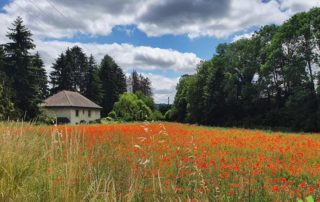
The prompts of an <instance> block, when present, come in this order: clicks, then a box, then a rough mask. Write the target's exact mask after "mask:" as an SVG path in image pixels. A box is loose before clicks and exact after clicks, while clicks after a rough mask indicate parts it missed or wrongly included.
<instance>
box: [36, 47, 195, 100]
mask: <svg viewBox="0 0 320 202" xmlns="http://www.w3.org/2000/svg"><path fill="white" fill-rule="evenodd" d="M36 44H37V48H36V49H37V51H39V53H40V55H41V57H42V58H43V60H44V62H45V66H46V69H47V71H48V72H50V71H51V69H50V67H51V66H52V63H53V62H54V61H55V59H56V58H57V57H58V56H59V54H60V53H62V52H63V51H65V50H66V49H67V48H68V47H72V46H75V45H78V46H79V47H81V48H82V49H83V50H84V52H85V53H86V54H87V55H89V54H93V56H94V57H95V58H96V60H97V62H98V63H99V62H100V61H101V59H102V58H103V56H104V55H105V54H108V55H110V56H111V57H113V59H114V60H115V62H116V63H117V64H118V65H119V66H120V67H121V68H122V69H123V70H124V71H125V73H126V74H127V75H128V73H130V72H131V71H132V69H133V68H139V69H142V70H145V71H148V70H168V71H169V72H170V71H173V72H177V73H178V74H185V73H194V72H195V68H196V66H197V64H198V63H199V62H200V58H198V57H197V56H196V55H195V54H193V53H181V52H178V51H175V50H170V49H160V48H152V47H146V46H133V45H130V44H116V43H113V44H93V43H88V44H84V43H71V42H61V41H48V42H43V41H36ZM144 75H145V76H147V77H148V78H150V80H151V83H152V90H153V93H154V99H155V102H156V103H167V99H168V97H170V103H172V102H173V100H174V95H175V93H176V90H175V88H176V84H177V83H178V81H179V78H178V77H176V78H168V77H166V76H162V75H157V74H152V73H145V74H144Z"/></svg>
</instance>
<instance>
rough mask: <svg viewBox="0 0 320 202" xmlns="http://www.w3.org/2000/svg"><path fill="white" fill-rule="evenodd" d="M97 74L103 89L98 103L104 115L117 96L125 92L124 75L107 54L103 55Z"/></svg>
mask: <svg viewBox="0 0 320 202" xmlns="http://www.w3.org/2000/svg"><path fill="white" fill-rule="evenodd" d="M99 76H100V80H101V83H102V90H103V97H102V101H101V103H100V105H101V106H102V107H103V111H102V115H103V116H105V115H107V114H108V113H109V112H110V111H111V110H112V108H113V105H114V103H115V102H116V101H118V99H119V96H120V95H121V94H122V93H124V92H126V90H127V89H126V88H127V85H126V77H125V75H124V73H123V71H122V69H121V68H120V67H119V66H118V65H117V64H116V63H115V61H114V60H113V59H112V58H111V57H110V56H109V55H105V56H104V58H103V59H102V61H101V64H100V71H99Z"/></svg>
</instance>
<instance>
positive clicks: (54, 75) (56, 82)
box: [50, 49, 72, 95]
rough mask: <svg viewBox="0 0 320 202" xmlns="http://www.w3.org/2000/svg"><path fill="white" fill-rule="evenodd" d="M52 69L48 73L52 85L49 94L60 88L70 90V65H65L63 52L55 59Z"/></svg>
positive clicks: (60, 89)
mask: <svg viewBox="0 0 320 202" xmlns="http://www.w3.org/2000/svg"><path fill="white" fill-rule="evenodd" d="M68 51H69V49H68V50H67V52H68ZM52 69H53V71H52V72H51V73H50V83H51V85H52V88H51V89H50V94H51V95H52V94H55V93H57V92H59V91H62V90H72V83H71V79H70V77H71V68H70V65H67V62H66V56H65V54H64V53H61V54H60V56H59V57H58V58H57V59H56V61H55V63H54V64H53V66H52Z"/></svg>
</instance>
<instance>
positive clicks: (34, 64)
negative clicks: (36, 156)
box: [0, 17, 154, 120]
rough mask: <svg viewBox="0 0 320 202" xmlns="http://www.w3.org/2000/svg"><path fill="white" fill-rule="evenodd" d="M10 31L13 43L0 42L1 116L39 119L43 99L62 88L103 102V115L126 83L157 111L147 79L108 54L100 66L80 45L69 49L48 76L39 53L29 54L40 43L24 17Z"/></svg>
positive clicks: (101, 103) (148, 105) (97, 101)
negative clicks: (28, 27) (36, 42)
mask: <svg viewBox="0 0 320 202" xmlns="http://www.w3.org/2000/svg"><path fill="white" fill-rule="evenodd" d="M6 36H7V37H8V38H9V40H10V42H8V43H6V44H2V45H0V81H1V82H0V120H5V119H23V120H34V119H37V118H39V117H41V116H43V115H44V113H43V110H42V109H41V107H40V105H41V103H42V102H43V101H44V99H45V98H47V97H48V96H50V95H53V94H55V93H57V92H59V91H62V90H70V91H77V92H79V93H81V94H82V95H84V96H85V97H87V98H89V99H90V100H92V101H94V102H95V103H97V104H99V105H101V106H102V107H103V110H102V116H107V115H108V114H109V113H110V112H111V111H112V109H113V107H114V103H115V102H117V101H118V100H119V97H120V95H121V94H123V93H125V92H127V85H128V86H130V87H131V88H130V91H131V92H132V93H135V94H136V96H137V97H139V99H140V100H141V101H143V102H144V104H145V105H146V106H147V107H148V109H147V111H149V110H150V111H153V110H154V102H153V98H152V91H151V81H150V80H149V78H147V77H145V76H143V75H142V74H138V73H137V72H136V71H133V72H132V73H131V76H129V78H128V79H127V77H126V75H125V74H124V72H123V70H122V69H121V68H120V67H119V65H117V64H116V62H115V61H114V60H113V58H112V57H110V56H109V55H105V56H104V57H103V59H102V61H101V63H100V64H99V65H98V64H97V63H96V61H95V58H94V57H93V56H92V55H90V56H87V55H86V54H85V53H84V52H83V50H82V49H81V48H80V47H78V46H74V47H72V48H68V49H67V50H66V51H64V52H62V53H61V54H60V55H59V56H58V57H57V59H56V60H55V62H54V63H53V64H52V67H51V68H52V69H53V70H52V71H51V72H50V74H49V79H48V77H47V72H46V70H45V68H44V63H43V61H42V59H41V57H40V55H39V53H36V54H32V53H31V52H32V51H34V49H35V47H36V46H35V44H34V43H33V40H32V34H31V32H30V30H28V29H27V28H26V27H25V25H23V20H22V18H20V17H18V18H17V19H16V20H15V21H14V23H13V24H12V28H9V32H8V34H7V35H6ZM143 107H144V106H143ZM118 111H119V110H118ZM113 113H114V112H113Z"/></svg>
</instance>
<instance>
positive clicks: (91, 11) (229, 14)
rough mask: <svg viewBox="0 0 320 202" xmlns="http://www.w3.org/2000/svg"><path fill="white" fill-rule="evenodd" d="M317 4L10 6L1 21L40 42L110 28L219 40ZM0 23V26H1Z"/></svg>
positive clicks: (18, 0) (70, 2)
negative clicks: (24, 28) (19, 22)
mask: <svg viewBox="0 0 320 202" xmlns="http://www.w3.org/2000/svg"><path fill="white" fill-rule="evenodd" d="M314 6H320V2H319V1H318V0H308V1H300V0H280V1H279V0H270V1H268V2H266V3H263V2H262V1H261V0H246V1H239V0H197V1H194V0H174V1H173V0H163V1H156V0H136V1H131V0H123V1H118V0H95V1H87V0H45V1H36V0H12V1H10V3H9V4H8V5H6V6H5V7H4V11H5V13H6V14H5V15H4V14H1V15H0V22H1V21H8V19H10V21H12V19H14V18H15V17H16V16H17V15H20V16H21V17H23V19H25V21H26V23H27V25H28V27H29V28H31V30H32V32H33V33H34V34H35V35H36V36H37V37H38V38H39V37H40V38H41V37H53V38H62V37H72V36H73V35H74V34H77V33H82V34H88V35H94V36H99V35H108V34H110V33H111V32H112V28H113V27H115V26H116V25H123V26H126V25H136V26H137V27H138V28H139V29H141V30H142V31H144V32H145V33H146V34H147V35H149V36H160V35H163V34H174V35H178V34H187V35H188V36H189V37H191V38H192V37H199V36H216V37H225V36H228V35H230V34H232V33H235V32H239V31H241V30H243V29H245V28H249V27H252V26H261V25H265V24H270V23H276V24H279V23H282V22H283V21H285V20H287V19H288V18H289V17H290V16H291V15H293V14H294V13H296V12H298V11H304V10H307V9H309V8H311V7H314ZM2 24H3V22H1V25H2Z"/></svg>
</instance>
